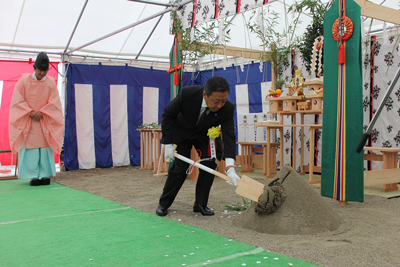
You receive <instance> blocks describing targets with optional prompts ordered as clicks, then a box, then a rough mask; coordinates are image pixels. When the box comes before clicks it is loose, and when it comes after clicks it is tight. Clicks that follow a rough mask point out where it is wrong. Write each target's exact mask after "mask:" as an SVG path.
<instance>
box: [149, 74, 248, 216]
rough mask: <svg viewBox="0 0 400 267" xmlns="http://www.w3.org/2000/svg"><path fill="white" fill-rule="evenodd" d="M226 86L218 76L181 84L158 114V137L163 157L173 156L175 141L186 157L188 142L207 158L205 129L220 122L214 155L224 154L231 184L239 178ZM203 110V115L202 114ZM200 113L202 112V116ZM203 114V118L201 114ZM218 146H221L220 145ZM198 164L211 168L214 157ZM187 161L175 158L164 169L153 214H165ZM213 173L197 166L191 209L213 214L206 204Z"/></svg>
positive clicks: (232, 107)
mask: <svg viewBox="0 0 400 267" xmlns="http://www.w3.org/2000/svg"><path fill="white" fill-rule="evenodd" d="M229 92H230V89H229V84H228V82H227V81H226V80H225V79H224V78H223V77H219V76H214V77H212V78H210V79H209V80H207V82H206V84H205V86H204V87H203V86H189V87H185V88H183V89H182V90H181V91H180V92H179V94H178V96H177V97H176V98H175V99H173V100H172V101H171V103H169V104H168V106H167V107H166V108H165V110H164V113H163V115H162V123H161V130H162V140H161V142H162V143H163V144H164V146H165V158H166V159H167V158H170V159H173V158H174V156H173V144H176V145H177V148H176V152H177V153H178V154H180V155H182V156H184V157H187V158H190V151H191V149H192V146H195V148H196V150H198V151H200V155H199V156H200V157H201V158H202V159H204V158H210V157H209V155H208V153H209V137H208V136H207V132H208V129H209V128H211V127H215V126H219V125H220V126H221V133H222V142H221V140H218V139H220V138H218V139H217V142H218V141H219V144H218V145H217V157H218V159H220V158H224V159H225V164H226V173H227V175H228V176H229V178H230V179H231V180H232V181H233V184H234V185H237V182H238V181H239V180H240V178H239V176H238V175H237V174H236V172H235V169H234V162H235V157H236V144H235V132H234V128H235V126H234V121H233V114H234V110H235V105H234V104H233V103H231V102H230V101H228V95H229ZM203 113H204V115H203ZM202 115H203V116H202ZM202 117H203V118H202ZM221 148H222V149H221ZM201 164H203V165H205V166H207V167H209V168H211V169H213V170H214V169H215V168H216V166H217V164H216V163H215V159H214V158H213V159H211V158H210V159H209V160H205V161H202V162H201ZM188 167H189V164H187V163H185V162H183V161H181V160H178V159H177V160H175V161H174V163H173V166H172V167H171V168H170V170H169V171H168V177H167V180H166V182H165V185H164V190H163V192H162V195H161V197H160V200H159V205H158V207H157V210H156V214H157V215H159V216H165V215H167V213H168V208H169V207H170V206H171V205H172V202H173V201H174V200H175V197H176V195H177V194H178V192H179V190H180V189H181V187H182V185H183V183H184V182H185V180H186V176H187V174H186V170H187V169H188ZM213 181H214V175H213V174H210V173H208V172H205V171H203V170H200V172H199V176H198V179H197V184H196V196H195V202H194V206H193V211H194V212H200V213H201V214H202V215H204V216H211V215H214V212H213V211H212V210H211V209H209V208H208V207H207V203H208V197H209V194H210V189H211V186H212V184H213Z"/></svg>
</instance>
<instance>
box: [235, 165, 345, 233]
mask: <svg viewBox="0 0 400 267" xmlns="http://www.w3.org/2000/svg"><path fill="white" fill-rule="evenodd" d="M288 172H290V174H289V175H288V176H287V177H286V179H285V180H284V182H283V183H282V186H283V188H284V189H285V192H286V199H285V200H284V201H283V203H282V205H281V206H280V207H279V208H278V209H277V210H276V211H275V212H274V213H271V214H268V215H258V214H257V213H256V212H255V208H256V204H257V203H253V204H252V205H251V206H250V207H249V208H248V209H247V210H246V211H245V212H243V213H242V214H241V216H239V217H237V218H236V219H235V220H234V224H235V225H237V226H240V227H243V228H247V229H251V230H254V231H257V232H260V233H268V234H281V235H296V234H315V233H321V232H325V231H333V230H336V229H338V228H339V226H340V224H341V220H340V218H339V216H338V214H337V213H336V212H335V211H334V210H333V208H332V207H330V206H329V205H328V204H327V203H326V202H325V200H324V199H323V197H321V196H320V195H319V194H318V193H317V192H316V191H315V189H314V188H312V186H310V185H309V184H308V183H307V182H306V181H304V180H303V179H302V178H301V177H300V175H299V174H298V173H297V172H296V171H295V170H294V169H293V168H291V167H289V166H284V167H283V168H282V170H281V171H280V172H279V173H278V174H277V175H276V176H275V177H274V179H275V178H278V177H279V178H283V177H285V176H286V174H287V173H288ZM266 184H268V183H266Z"/></svg>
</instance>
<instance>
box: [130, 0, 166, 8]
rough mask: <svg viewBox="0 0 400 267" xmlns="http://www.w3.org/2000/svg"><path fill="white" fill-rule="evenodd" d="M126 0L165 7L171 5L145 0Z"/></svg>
mask: <svg viewBox="0 0 400 267" xmlns="http://www.w3.org/2000/svg"><path fill="white" fill-rule="evenodd" d="M128 1H131V2H139V3H145V4H151V5H157V6H165V7H170V6H171V4H164V3H159V2H153V1H147V0H128Z"/></svg>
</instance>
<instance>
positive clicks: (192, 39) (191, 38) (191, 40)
mask: <svg viewBox="0 0 400 267" xmlns="http://www.w3.org/2000/svg"><path fill="white" fill-rule="evenodd" d="M193 41H194V27H192V29H191V30H190V42H193Z"/></svg>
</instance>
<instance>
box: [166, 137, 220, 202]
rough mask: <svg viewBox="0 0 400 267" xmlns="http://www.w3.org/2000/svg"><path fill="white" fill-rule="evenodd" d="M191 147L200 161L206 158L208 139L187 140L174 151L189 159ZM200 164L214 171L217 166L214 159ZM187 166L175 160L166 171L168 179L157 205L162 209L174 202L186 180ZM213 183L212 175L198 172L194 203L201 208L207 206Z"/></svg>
mask: <svg viewBox="0 0 400 267" xmlns="http://www.w3.org/2000/svg"><path fill="white" fill-rule="evenodd" d="M192 146H194V147H195V148H196V150H200V151H201V154H200V157H201V158H202V159H204V158H208V137H207V138H201V139H199V138H194V139H187V140H185V141H183V142H181V143H180V144H179V145H178V146H177V149H176V152H177V153H178V154H180V155H182V156H185V157H187V158H190V152H191V149H192ZM201 164H203V165H205V166H207V167H209V168H211V169H213V170H215V168H216V167H217V164H216V163H215V159H209V160H205V161H202V162H201ZM188 168H189V164H188V163H186V162H183V161H181V160H179V159H175V160H174V163H173V165H172V167H171V168H170V169H169V171H168V177H167V180H166V182H165V185H164V189H163V193H162V195H161V197H160V201H159V204H160V205H161V206H162V207H164V208H166V209H167V208H169V207H170V206H171V205H172V203H173V202H174V200H175V197H176V196H177V194H178V192H179V190H180V189H181V187H182V185H183V183H184V182H185V180H186V177H187V174H186V171H187V169H188ZM213 182H214V175H213V174H210V173H208V172H205V171H203V170H199V177H198V178H197V183H196V195H195V202H196V203H197V204H199V205H201V206H207V203H208V198H209V195H210V190H211V186H212V184H213Z"/></svg>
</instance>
